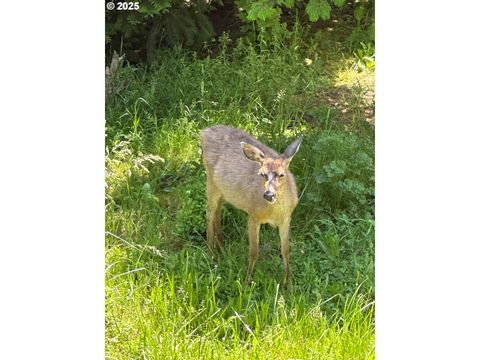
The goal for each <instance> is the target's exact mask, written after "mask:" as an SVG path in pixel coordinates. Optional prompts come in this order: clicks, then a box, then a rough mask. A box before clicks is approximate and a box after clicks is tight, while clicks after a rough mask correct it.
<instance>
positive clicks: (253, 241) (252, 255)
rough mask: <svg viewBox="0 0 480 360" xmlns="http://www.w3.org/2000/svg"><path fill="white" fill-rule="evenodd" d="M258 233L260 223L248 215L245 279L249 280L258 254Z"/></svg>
mask: <svg viewBox="0 0 480 360" xmlns="http://www.w3.org/2000/svg"><path fill="white" fill-rule="evenodd" d="M259 233H260V223H259V222H257V221H255V220H254V219H253V218H252V217H251V216H249V217H248V243H249V250H248V270H247V277H246V281H247V282H248V281H250V280H251V278H252V273H253V268H254V266H255V261H257V256H258V244H259V238H258V235H259Z"/></svg>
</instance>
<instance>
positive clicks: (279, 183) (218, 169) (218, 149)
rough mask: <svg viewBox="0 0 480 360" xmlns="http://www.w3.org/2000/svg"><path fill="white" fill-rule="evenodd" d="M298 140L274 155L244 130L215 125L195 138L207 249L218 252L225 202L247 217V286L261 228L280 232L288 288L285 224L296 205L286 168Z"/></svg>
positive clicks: (289, 273) (285, 281)
mask: <svg viewBox="0 0 480 360" xmlns="http://www.w3.org/2000/svg"><path fill="white" fill-rule="evenodd" d="M302 139H303V137H299V138H298V139H296V140H295V141H293V142H292V143H291V144H290V145H289V146H288V147H287V148H286V149H285V151H284V152H283V153H282V154H281V155H279V154H278V153H277V152H276V151H274V150H272V149H270V148H269V147H268V146H266V145H264V144H262V143H261V142H260V141H258V140H257V139H256V138H254V137H253V136H252V135H249V134H248V133H246V132H244V131H243V130H240V129H236V128H233V127H229V126H225V125H215V126H212V127H209V128H206V129H203V130H202V131H201V132H200V140H201V147H202V157H203V163H204V165H205V172H206V194H207V211H206V220H207V243H208V247H209V249H210V250H211V251H212V252H213V253H214V252H215V250H219V249H222V248H223V245H224V238H223V235H222V232H221V210H222V207H223V205H224V204H225V203H226V202H227V203H230V204H231V205H233V206H234V207H236V208H237V209H240V210H243V211H245V212H246V213H247V214H248V242H249V253H248V270H247V275H246V278H245V281H247V282H249V281H251V277H252V273H253V269H254V266H255V262H256V260H257V256H258V249H259V233H260V226H261V225H262V224H270V225H272V226H273V227H274V228H278V229H279V235H280V242H281V253H282V258H283V265H284V270H285V277H284V284H285V285H286V286H287V287H289V286H290V284H291V271H290V265H289V256H290V245H289V237H290V222H291V219H292V213H293V211H294V210H295V207H296V206H297V204H298V195H297V187H296V184H295V178H294V176H293V174H292V173H291V172H290V171H289V165H290V162H291V161H292V159H293V157H294V156H295V154H296V153H297V152H298V149H299V148H300V144H301V142H302Z"/></svg>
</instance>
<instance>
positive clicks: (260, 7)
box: [247, 1, 277, 21]
mask: <svg viewBox="0 0 480 360" xmlns="http://www.w3.org/2000/svg"><path fill="white" fill-rule="evenodd" d="M276 15H277V11H275V8H274V7H273V6H272V5H271V4H270V3H269V2H267V1H259V2H255V3H253V5H252V7H251V8H250V9H249V10H248V16H247V19H248V20H262V21H265V20H266V19H270V18H273V17H275V16H276Z"/></svg>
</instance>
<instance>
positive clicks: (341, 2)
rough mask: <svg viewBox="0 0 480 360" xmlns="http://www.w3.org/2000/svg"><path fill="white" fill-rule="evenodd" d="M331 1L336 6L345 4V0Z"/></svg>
mask: <svg viewBox="0 0 480 360" xmlns="http://www.w3.org/2000/svg"><path fill="white" fill-rule="evenodd" d="M332 2H333V4H334V5H335V6H336V7H342V6H343V5H344V4H345V0H333V1H332Z"/></svg>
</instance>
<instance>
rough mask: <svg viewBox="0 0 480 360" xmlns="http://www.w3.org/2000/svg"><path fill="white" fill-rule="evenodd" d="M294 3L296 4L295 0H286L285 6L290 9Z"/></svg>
mask: <svg viewBox="0 0 480 360" xmlns="http://www.w3.org/2000/svg"><path fill="white" fill-rule="evenodd" d="M294 5H295V0H285V6H286V7H287V8H288V9H291V8H293V6H294Z"/></svg>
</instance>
